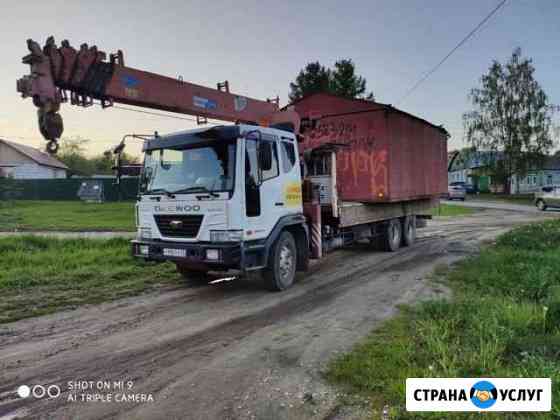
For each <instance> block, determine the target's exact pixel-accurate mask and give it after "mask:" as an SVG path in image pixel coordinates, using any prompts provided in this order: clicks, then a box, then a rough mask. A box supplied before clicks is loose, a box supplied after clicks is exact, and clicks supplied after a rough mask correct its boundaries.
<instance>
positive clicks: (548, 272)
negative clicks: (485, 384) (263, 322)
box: [328, 220, 560, 419]
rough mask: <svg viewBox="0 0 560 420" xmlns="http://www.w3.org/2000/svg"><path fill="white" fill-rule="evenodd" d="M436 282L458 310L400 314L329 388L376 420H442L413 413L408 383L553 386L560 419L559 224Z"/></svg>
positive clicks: (536, 228) (342, 366) (331, 374)
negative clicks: (544, 380) (542, 381)
mask: <svg viewBox="0 0 560 420" xmlns="http://www.w3.org/2000/svg"><path fill="white" fill-rule="evenodd" d="M438 276H439V281H444V282H445V284H447V285H448V286H450V287H451V289H452V290H453V292H454V298H453V299H452V300H451V301H431V302H427V303H424V304H421V305H418V306H416V307H405V308H403V309H402V311H401V313H400V315H399V316H398V317H396V318H394V319H392V320H390V321H388V322H387V323H385V324H384V325H383V326H382V327H381V328H380V329H378V330H376V331H374V332H373V333H372V334H371V335H370V336H369V337H368V338H367V339H366V340H365V341H364V342H362V343H361V344H359V345H358V346H356V348H355V349H354V350H353V351H352V352H350V353H348V354H346V355H343V356H341V357H339V358H338V359H336V360H335V361H333V362H332V364H331V365H330V369H329V371H328V378H330V380H332V381H333V382H335V383H337V384H340V385H342V386H343V387H344V388H346V389H347V390H348V391H349V392H350V395H357V396H360V398H361V397H364V396H367V397H368V398H369V399H370V401H372V404H371V406H370V408H371V410H372V412H373V413H372V416H374V417H372V418H378V417H377V416H378V415H379V412H380V409H381V407H383V406H384V405H385V404H387V405H389V406H390V407H391V414H392V416H391V418H402V419H405V418H442V417H441V414H437V413H432V414H428V413H426V414H422V415H421V414H420V413H407V412H406V410H405V408H404V404H405V397H404V395H405V380H406V378H407V377H473V378H476V377H550V378H552V384H553V396H552V404H553V415H554V416H556V417H558V416H560V363H559V362H558V360H559V357H560V221H558V220H556V221H550V222H545V223H541V224H535V225H529V226H525V227H520V228H518V229H516V230H514V231H512V232H510V233H507V234H505V235H503V236H501V237H500V238H499V239H498V241H497V243H496V245H495V246H492V247H489V248H487V249H485V250H484V251H483V252H482V253H481V254H480V255H479V256H477V257H473V258H470V259H468V260H465V261H464V262H462V263H461V264H459V266H457V267H456V268H454V269H452V270H451V271H449V272H446V273H445V272H440V273H439V274H438ZM486 415H487V416H486V418H502V417H501V416H500V415H495V416H494V415H492V414H490V413H486ZM551 417H552V415H551V414H550V413H547V414H544V415H542V416H538V415H536V416H531V418H551ZM454 418H478V415H473V414H472V413H471V415H470V417H469V415H467V414H464V415H462V414H461V415H460V414H457V415H455V416H454Z"/></svg>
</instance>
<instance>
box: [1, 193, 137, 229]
mask: <svg viewBox="0 0 560 420" xmlns="http://www.w3.org/2000/svg"><path fill="white" fill-rule="evenodd" d="M14 229H18V230H66V231H88V230H89V231H99V230H107V231H109V230H112V231H133V230H134V229H135V228H134V202H130V201H127V202H118V203H100V204H98V203H84V202H81V201H27V200H21V201H8V202H3V203H0V231H2V230H4V231H6V230H14Z"/></svg>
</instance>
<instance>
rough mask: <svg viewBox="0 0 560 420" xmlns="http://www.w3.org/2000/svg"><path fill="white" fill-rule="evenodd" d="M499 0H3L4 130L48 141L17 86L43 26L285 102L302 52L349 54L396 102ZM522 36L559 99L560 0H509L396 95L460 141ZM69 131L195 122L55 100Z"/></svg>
mask: <svg viewBox="0 0 560 420" xmlns="http://www.w3.org/2000/svg"><path fill="white" fill-rule="evenodd" d="M498 3H499V0H469V1H464V0H430V1H425V0H422V1H421V0H367V1H352V0H346V1H340V0H339V1H319V0H315V1H308V2H304V1H301V0H298V1H292V0H284V1H278V0H275V1H268V0H258V1H252V0H251V1H248V0H247V1H245V0H239V1H237V2H231V1H211V0H206V1H189V0H182V1H163V2H156V1H145V0H134V1H119V0H113V1H57V0H51V1H21V0H20V1H11V0H3V1H2V6H3V7H2V9H3V11H4V13H3V14H4V19H3V24H2V58H3V60H2V61H3V63H2V64H3V65H2V66H1V67H0V137H3V138H6V139H12V140H15V141H19V142H22V143H25V144H29V145H32V146H41V147H43V146H44V143H45V142H44V141H42V139H41V136H40V134H39V131H38V128H37V122H36V116H35V108H34V106H33V104H32V103H31V101H30V100H29V99H28V100H25V101H24V100H22V99H21V98H19V97H18V94H17V93H16V91H15V80H16V79H17V78H19V77H21V76H22V75H23V74H26V73H27V71H28V66H25V65H23V64H21V57H22V56H23V55H25V54H26V53H27V48H26V44H25V40H26V39H27V38H30V37H31V38H33V39H35V40H40V42H41V44H43V43H44V40H45V39H46V37H47V36H48V35H51V34H52V35H54V36H55V38H56V40H57V42H58V43H60V41H61V40H63V39H65V38H67V39H69V40H70V42H71V43H72V45H74V47H79V45H80V44H81V43H83V42H87V43H88V44H90V45H91V44H96V45H97V46H98V47H99V49H101V50H104V51H106V52H107V53H109V52H114V51H116V50H117V49H122V50H123V51H124V53H125V60H126V64H127V65H129V66H131V67H135V68H139V69H144V70H150V71H152V72H156V73H161V74H165V75H169V76H178V75H181V76H182V77H183V78H184V80H188V81H191V82H194V83H198V84H203V85H208V86H215V84H216V82H218V81H223V80H226V79H227V80H229V82H230V89H231V90H232V91H233V92H235V93H239V94H242V95H247V96H251V97H254V98H259V99H265V98H267V97H274V96H276V95H279V96H280V99H281V103H282V104H285V103H286V101H287V97H288V86H289V82H290V81H292V80H293V79H294V77H295V75H296V74H297V72H298V71H299V70H300V69H301V68H302V67H303V66H304V65H305V64H306V63H307V62H309V61H315V60H319V61H320V62H321V63H322V64H324V65H327V66H332V65H333V63H334V62H335V61H336V60H337V59H340V58H351V59H352V60H354V62H355V63H356V66H357V70H358V73H360V74H361V75H363V76H364V77H365V78H366V79H367V81H368V89H369V90H373V92H374V94H375V97H376V99H377V100H378V101H380V102H384V103H391V104H397V101H398V100H399V99H400V98H401V97H402V96H403V94H404V93H405V92H406V91H407V89H409V88H410V87H411V86H412V85H413V84H414V83H415V82H416V81H417V80H418V79H419V78H420V77H421V76H422V75H423V74H424V73H425V72H426V71H428V70H429V69H430V68H431V67H432V66H433V65H435V64H436V63H437V62H438V61H439V60H440V59H441V58H442V57H443V56H444V55H445V54H446V53H447V52H448V51H449V50H450V49H451V48H452V47H453V46H454V45H455V44H456V43H457V42H458V41H459V40H460V39H461V38H463V37H464V36H465V35H466V34H467V33H468V32H469V31H470V30H471V29H472V28H473V27H474V26H475V25H476V24H477V23H478V22H480V21H481V20H482V19H483V18H484V17H485V16H486V15H487V14H488V13H489V12H490V10H492V9H493V8H494V7H495V6H496V5H497V4H498ZM517 46H520V47H521V48H522V49H523V53H524V55H527V56H530V57H532V58H533V62H534V66H535V67H536V77H537V79H538V81H539V82H540V83H541V85H542V86H543V88H544V89H545V91H546V92H547V94H548V95H549V97H550V100H551V101H552V102H553V103H556V104H559V103H560V1H559V0H508V2H507V3H506V5H505V6H504V7H502V8H501V9H500V10H499V11H498V12H497V14H496V15H495V16H494V17H493V18H492V19H491V20H490V21H489V22H488V23H487V24H486V25H485V26H484V27H483V29H482V30H480V31H479V32H478V33H477V34H476V35H475V37H474V38H472V39H471V40H469V41H468V42H467V43H466V44H465V45H464V46H463V47H462V48H461V49H459V50H458V51H457V52H456V53H455V54H454V55H453V56H452V57H451V58H450V59H449V60H448V61H447V62H446V63H445V64H444V65H443V66H442V67H441V68H440V69H439V70H438V71H437V72H436V73H434V74H433V75H432V76H431V77H430V78H429V79H428V80H427V81H426V82H424V83H423V84H422V85H421V86H420V87H419V88H418V89H417V90H416V91H415V92H414V93H413V94H412V95H411V96H409V97H408V98H407V99H406V100H405V101H403V102H402V103H398V104H397V106H398V107H399V108H401V109H403V110H405V111H408V112H411V113H413V114H416V115H418V116H421V117H423V118H426V119H428V120H429V121H431V122H433V123H435V124H444V126H445V127H446V128H447V129H448V130H449V132H450V133H451V134H452V137H451V139H450V144H449V148H450V149H451V148H454V147H460V146H461V145H462V137H463V130H462V123H461V115H462V114H463V112H465V111H467V110H468V109H469V104H468V101H467V94H468V91H469V90H470V89H471V88H472V87H473V86H475V85H477V83H478V81H479V79H480V76H481V75H482V73H484V72H485V71H486V70H487V69H488V67H489V65H490V63H491V60H492V59H498V60H500V61H505V60H506V59H507V58H508V57H509V56H510V55H511V53H512V51H513V49H514V48H515V47H517ZM62 115H63V117H64V123H65V133H64V136H66V137H75V136H81V137H83V138H87V139H91V141H90V142H89V146H88V149H89V150H88V152H89V153H91V154H93V153H98V152H101V151H103V150H105V149H107V148H109V147H110V146H112V145H114V144H115V143H116V142H118V141H119V139H120V138H121V137H122V135H123V134H126V133H132V132H135V133H146V132H148V133H149V132H153V131H154V130H157V131H159V132H160V133H167V132H171V131H175V130H180V129H185V128H191V127H193V124H192V123H190V122H187V121H178V120H173V119H169V118H162V117H152V116H148V115H143V114H139V113H135V112H129V111H123V110H117V109H106V110H101V109H99V108H98V107H95V108H88V109H85V110H83V109H78V108H77V107H73V106H70V105H66V106H63V109H62Z"/></svg>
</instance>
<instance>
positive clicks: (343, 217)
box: [338, 197, 439, 228]
mask: <svg viewBox="0 0 560 420" xmlns="http://www.w3.org/2000/svg"><path fill="white" fill-rule="evenodd" d="M438 203H439V199H438V198H434V197H430V198H425V199H419V200H409V201H400V202H396V203H360V202H356V201H342V202H339V206H338V216H339V223H340V227H342V228H345V227H351V226H357V225H363V224H367V223H374V222H380V221H383V220H389V219H394V218H396V217H403V216H406V215H417V216H418V215H428V214H429V213H430V209H431V208H433V207H436V206H437V205H438Z"/></svg>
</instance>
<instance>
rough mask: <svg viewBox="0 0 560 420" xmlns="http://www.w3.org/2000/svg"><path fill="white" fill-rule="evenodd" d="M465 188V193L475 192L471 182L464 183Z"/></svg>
mask: <svg viewBox="0 0 560 420" xmlns="http://www.w3.org/2000/svg"><path fill="white" fill-rule="evenodd" d="M465 190H466V191H467V194H476V193H477V191H476V187H475V186H474V185H473V184H470V183H468V182H467V183H465Z"/></svg>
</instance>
